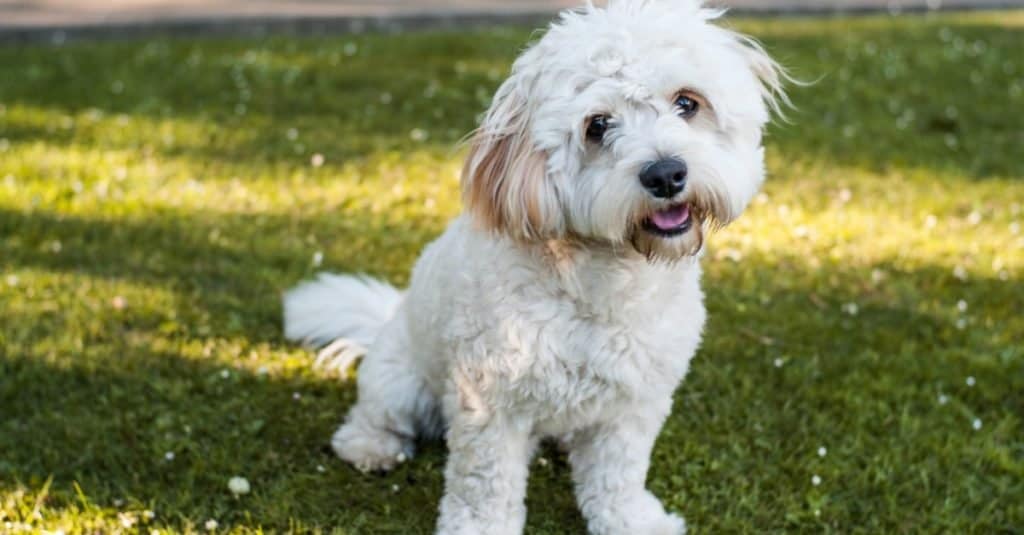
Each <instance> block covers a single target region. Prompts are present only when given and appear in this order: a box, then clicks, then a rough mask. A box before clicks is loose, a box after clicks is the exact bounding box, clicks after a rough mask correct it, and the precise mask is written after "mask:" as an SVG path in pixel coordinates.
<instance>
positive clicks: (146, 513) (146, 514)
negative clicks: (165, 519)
mask: <svg viewBox="0 0 1024 535" xmlns="http://www.w3.org/2000/svg"><path fill="white" fill-rule="evenodd" d="M142 518H145V519H146V520H153V519H154V518H156V513H154V512H153V511H150V510H149V509H147V510H145V511H143V512H142Z"/></svg>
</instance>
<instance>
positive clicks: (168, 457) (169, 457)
mask: <svg viewBox="0 0 1024 535" xmlns="http://www.w3.org/2000/svg"><path fill="white" fill-rule="evenodd" d="M164 460H166V461H167V462H170V461H173V460H174V452H173V451H169V452H167V453H165V454H164Z"/></svg>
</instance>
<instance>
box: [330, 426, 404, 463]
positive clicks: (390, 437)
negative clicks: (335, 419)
mask: <svg viewBox="0 0 1024 535" xmlns="http://www.w3.org/2000/svg"><path fill="white" fill-rule="evenodd" d="M331 448H333V449H334V452H335V453H336V454H338V457H341V458H342V459H343V460H345V461H347V462H349V463H351V464H352V466H355V467H356V469H358V470H359V471H361V472H364V473H366V472H388V471H390V470H392V469H394V468H395V466H397V465H399V464H401V463H403V462H405V461H407V460H409V459H412V456H413V453H414V451H415V448H414V444H413V441H412V440H410V439H407V438H404V437H401V436H399V435H397V434H395V433H392V432H391V431H386V430H381V429H375V428H372V427H368V426H360V425H356V424H353V423H347V424H345V425H343V426H341V427H340V428H339V429H338V431H337V432H335V433H334V436H333V437H331Z"/></svg>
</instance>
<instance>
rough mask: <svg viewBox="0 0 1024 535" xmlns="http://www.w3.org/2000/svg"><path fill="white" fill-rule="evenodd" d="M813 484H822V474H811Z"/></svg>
mask: <svg viewBox="0 0 1024 535" xmlns="http://www.w3.org/2000/svg"><path fill="white" fill-rule="evenodd" d="M811 484H812V485H814V486H815V487H817V486H818V485H821V476H819V475H818V474H814V475H813V476H811Z"/></svg>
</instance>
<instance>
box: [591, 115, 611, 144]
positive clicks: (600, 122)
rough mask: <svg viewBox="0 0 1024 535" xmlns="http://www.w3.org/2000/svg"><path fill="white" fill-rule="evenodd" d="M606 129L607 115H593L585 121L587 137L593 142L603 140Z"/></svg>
mask: <svg viewBox="0 0 1024 535" xmlns="http://www.w3.org/2000/svg"><path fill="white" fill-rule="evenodd" d="M607 131H608V116H607V115H595V116H593V117H591V118H590V121H589V122H588V123H587V139H588V140H589V141H593V142H594V143H600V142H601V141H603V140H604V134H605V132H607Z"/></svg>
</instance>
